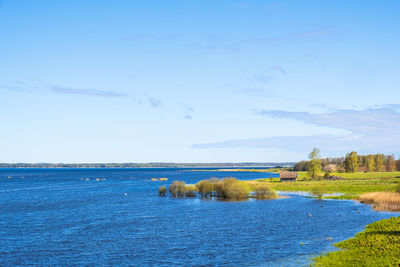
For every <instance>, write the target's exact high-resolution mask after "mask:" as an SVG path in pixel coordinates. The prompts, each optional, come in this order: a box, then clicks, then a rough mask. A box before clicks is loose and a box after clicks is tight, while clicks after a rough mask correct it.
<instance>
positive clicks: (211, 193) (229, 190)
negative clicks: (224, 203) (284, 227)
mask: <svg viewBox="0 0 400 267" xmlns="http://www.w3.org/2000/svg"><path fill="white" fill-rule="evenodd" d="M160 188H161V187H160ZM160 188H159V193H160ZM168 190H169V192H170V194H171V195H172V196H174V197H195V196H196V195H197V193H199V194H200V195H201V196H202V197H204V198H208V197H216V198H218V199H226V200H244V199H247V198H249V197H254V198H256V199H275V198H277V197H278V194H277V193H276V191H275V190H274V189H273V188H272V187H271V186H270V185H269V183H265V182H264V183H262V184H257V185H250V184H249V183H247V182H245V181H240V180H237V179H235V178H233V177H227V178H224V179H217V178H211V179H208V180H202V181H200V182H198V183H197V184H196V185H186V184H185V182H182V181H174V182H173V183H172V184H171V185H170V186H169V188H168ZM251 192H253V194H251ZM160 195H161V194H160Z"/></svg>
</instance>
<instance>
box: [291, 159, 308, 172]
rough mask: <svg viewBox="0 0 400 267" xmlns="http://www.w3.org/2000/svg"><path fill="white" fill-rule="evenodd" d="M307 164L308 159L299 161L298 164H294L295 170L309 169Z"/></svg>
mask: <svg viewBox="0 0 400 267" xmlns="http://www.w3.org/2000/svg"><path fill="white" fill-rule="evenodd" d="M307 165H308V162H307V161H305V160H302V161H299V162H297V163H296V165H294V167H293V170H294V171H298V172H301V171H307Z"/></svg>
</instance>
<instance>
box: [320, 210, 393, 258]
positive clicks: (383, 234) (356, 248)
mask: <svg viewBox="0 0 400 267" xmlns="http://www.w3.org/2000/svg"><path fill="white" fill-rule="evenodd" d="M335 246H336V247H338V248H340V249H342V250H339V251H336V252H331V253H328V254H326V255H322V256H319V257H316V258H314V263H315V266H400V217H397V218H394V217H393V218H390V219H386V220H381V221H378V222H375V223H372V224H370V225H368V226H367V227H366V230H365V231H363V232H361V233H359V234H357V235H356V236H355V237H354V238H351V239H348V240H345V241H342V242H339V243H336V244H335Z"/></svg>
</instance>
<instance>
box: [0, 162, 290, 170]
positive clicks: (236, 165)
mask: <svg viewBox="0 0 400 267" xmlns="http://www.w3.org/2000/svg"><path fill="white" fill-rule="evenodd" d="M293 165H294V163H293V162H285V163H271V162H266V163H256V162H249V163H0V169H6V168H14V169H16V168H18V169H28V168H38V169H39V168H43V169H102V168H104V169H106V168H113V169H117V168H119V169H127V168H215V169H218V168H230V169H235V168H237V169H243V168H275V167H277V166H285V167H289V166H293Z"/></svg>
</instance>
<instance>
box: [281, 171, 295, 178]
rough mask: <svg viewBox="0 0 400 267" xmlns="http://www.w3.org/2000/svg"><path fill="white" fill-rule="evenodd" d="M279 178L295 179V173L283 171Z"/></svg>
mask: <svg viewBox="0 0 400 267" xmlns="http://www.w3.org/2000/svg"><path fill="white" fill-rule="evenodd" d="M280 177H281V178H297V172H289V171H283V172H281V173H280Z"/></svg>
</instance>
